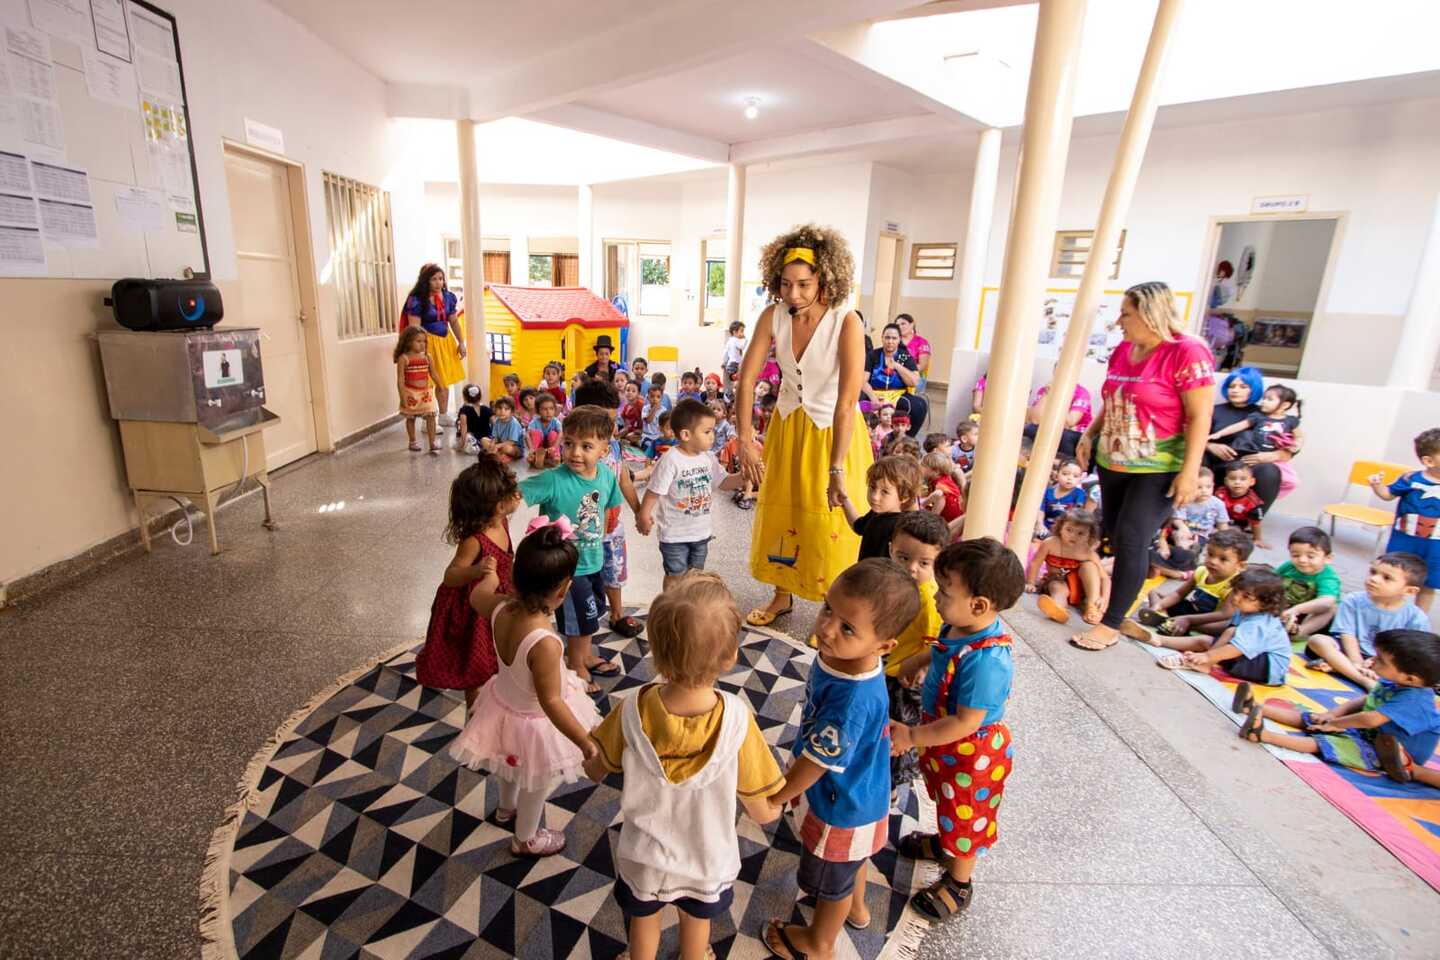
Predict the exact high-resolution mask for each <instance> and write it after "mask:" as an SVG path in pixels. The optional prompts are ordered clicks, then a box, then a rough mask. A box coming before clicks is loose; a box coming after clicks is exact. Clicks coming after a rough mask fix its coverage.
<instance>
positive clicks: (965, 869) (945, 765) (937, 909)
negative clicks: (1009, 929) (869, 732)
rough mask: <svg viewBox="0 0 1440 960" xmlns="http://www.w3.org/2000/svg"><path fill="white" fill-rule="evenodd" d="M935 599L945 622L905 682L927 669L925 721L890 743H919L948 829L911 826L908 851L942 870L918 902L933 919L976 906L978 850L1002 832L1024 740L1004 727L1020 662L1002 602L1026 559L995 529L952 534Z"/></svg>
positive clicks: (1008, 601)
mask: <svg viewBox="0 0 1440 960" xmlns="http://www.w3.org/2000/svg"><path fill="white" fill-rule="evenodd" d="M935 582H936V584H937V585H938V589H937V590H936V593H935V606H936V609H937V610H939V612H940V616H941V618H942V619H943V620H944V621H945V624H946V626H945V629H944V630H943V631H942V632H941V634H940V636H939V637H938V638H937V639H936V642H935V646H934V647H932V648H931V649H930V650H927V651H924V652H921V653H918V654H916V655H915V656H913V657H910V658H909V659H908V660H906V661H905V663H904V665H903V666H902V667H901V668H900V676H901V678H902V682H903V680H904V679H905V678H907V677H914V676H916V675H918V674H919V673H920V672H921V671H927V672H926V674H925V683H924V687H923V688H922V691H921V712H922V715H923V718H924V722H923V723H921V724H919V725H917V726H913V727H912V726H906V725H905V724H902V723H895V724H891V727H890V750H891V752H892V753H894V754H897V755H898V754H900V753H903V752H904V751H906V750H909V749H911V748H912V747H914V748H917V749H919V751H920V772H921V774H922V775H923V776H924V777H925V787H926V789H927V790H928V792H929V793H930V796H931V797H933V798H934V800H935V812H936V820H937V822H938V826H939V827H940V833H939V834H918V833H912V834H910V835H909V836H907V837H905V839H904V840H902V841H901V842H900V848H899V849H900V855H901V856H905V857H910V858H911V859H914V860H936V861H940V862H941V863H942V864H943V866H944V871H943V872H942V873H941V875H940V879H939V880H938V881H937V882H936V883H935V884H934V885H933V886H931V887H930V888H928V889H926V890H921V891H920V892H919V893H917V894H915V896H914V897H913V898H912V899H911V901H910V904H911V906H913V907H914V908H915V909H916V910H918V911H920V913H922V914H924V915H925V916H927V917H930V918H931V919H932V920H944V919H946V918H948V917H952V916H954V915H955V914H957V913H960V912H961V911H963V910H964V909H965V908H966V907H968V906H969V905H970V899H971V897H972V895H973V894H972V890H971V886H970V878H971V876H973V875H974V873H975V859H976V857H978V856H980V854H982V853H984V852H985V851H986V850H988V849H990V847H992V846H994V844H995V841H996V839H997V837H998V828H997V826H996V820H997V818H998V816H999V812H1000V800H1001V797H1002V796H1003V795H1004V792H1005V780H1006V778H1007V777H1009V776H1010V770H1011V768H1012V767H1013V765H1014V754H1015V745H1014V743H1013V742H1012V741H1011V738H1010V729H1009V728H1008V727H1006V726H1005V723H1004V716H1005V701H1006V700H1008V699H1009V698H1010V685H1011V681H1012V679H1013V677H1014V672H1015V668H1014V663H1013V661H1012V660H1011V656H1010V637H1009V635H1008V634H1007V633H1006V632H1005V625H1004V624H1003V623H1002V622H1001V621H1000V611H1002V610H1007V609H1009V608H1010V607H1013V606H1014V605H1015V602H1016V601H1017V600H1019V599H1020V595H1021V594H1022V593H1024V592H1025V571H1024V569H1023V568H1021V566H1020V561H1019V560H1018V559H1017V558H1016V557H1015V555H1014V554H1013V553H1011V552H1010V551H1009V550H1007V549H1006V548H1005V546H1004V545H1003V544H1001V543H1000V542H999V541H997V540H994V539H992V538H990V537H983V538H980V539H978V540H964V541H961V542H959V543H952V544H950V545H949V546H948V547H946V548H945V549H944V550H942V551H941V552H940V556H939V557H938V558H937V559H936V560H935Z"/></svg>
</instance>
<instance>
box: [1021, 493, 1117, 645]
mask: <svg viewBox="0 0 1440 960" xmlns="http://www.w3.org/2000/svg"><path fill="white" fill-rule="evenodd" d="M1099 547H1100V521H1099V520H1097V519H1096V518H1095V514H1093V513H1091V512H1090V511H1089V510H1071V511H1070V512H1068V513H1065V514H1063V515H1062V516H1061V517H1060V519H1058V520H1056V521H1055V525H1054V526H1053V527H1052V528H1051V530H1050V536H1048V537H1046V538H1045V539H1044V540H1041V541H1040V544H1039V545H1038V546H1037V547H1036V548H1035V553H1034V554H1033V555H1032V556H1031V557H1030V569H1029V570H1028V571H1027V572H1026V575H1025V591H1026V592H1027V593H1036V594H1039V596H1038V597H1037V598H1036V600H1035V605H1036V606H1037V607H1039V608H1040V612H1041V613H1043V614H1045V616H1047V617H1049V618H1050V619H1051V620H1054V621H1055V622H1056V623H1067V622H1069V620H1070V610H1069V607H1079V608H1080V609H1081V610H1082V611H1083V613H1082V615H1081V616H1082V619H1084V621H1085V622H1086V623H1099V622H1100V618H1101V617H1103V616H1104V615H1105V607H1106V605H1107V604H1108V603H1109V602H1110V576H1109V575H1108V574H1107V573H1106V572H1105V569H1104V567H1102V566H1101V565H1100V554H1099V553H1097V552H1096V551H1097V550H1098V549H1099ZM1042 571H1043V573H1044V575H1043V577H1042V575H1041V574H1042Z"/></svg>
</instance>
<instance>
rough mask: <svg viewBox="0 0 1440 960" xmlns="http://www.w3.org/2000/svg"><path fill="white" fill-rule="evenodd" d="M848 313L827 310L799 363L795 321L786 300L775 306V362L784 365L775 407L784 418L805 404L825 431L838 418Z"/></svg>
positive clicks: (811, 417) (808, 412)
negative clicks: (842, 338) (842, 347)
mask: <svg viewBox="0 0 1440 960" xmlns="http://www.w3.org/2000/svg"><path fill="white" fill-rule="evenodd" d="M845 313H846V311H843V310H836V309H835V308H834V307H831V308H830V309H829V310H827V311H825V316H823V317H821V318H820V325H819V326H817V327H816V328H815V335H814V336H813V337H811V338H810V343H809V344H807V345H806V347H805V355H804V356H803V357H801V358H800V362H799V363H796V362H795V349H794V339H793V337H792V335H791V332H792V331H791V325H792V324H793V322H794V321H792V320H791V319H790V312H789V309H788V308H787V307H786V306H785V305H784V304H783V303H777V304H776V305H775V309H774V311H773V312H772V314H771V317H770V325H771V328H772V329H773V330H774V331H775V362H776V363H778V364H779V365H780V375H781V380H780V399H779V400H778V401H777V402H776V404H775V406H776V409H777V410H779V412H780V416H781V417H787V416H789V415H790V412H791V411H792V410H795V409H796V408H797V407H804V408H805V412H806V414H808V415H809V417H810V420H811V421H812V422H813V423H814V424H815V426H817V427H819V428H820V429H821V430H826V429H828V428H829V427H830V426H831V424H832V423H833V421H834V420H835V400H836V398H838V397H839V396H840V331H841V330H842V329H844V327H845Z"/></svg>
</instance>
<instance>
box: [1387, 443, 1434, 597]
mask: <svg viewBox="0 0 1440 960" xmlns="http://www.w3.org/2000/svg"><path fill="white" fill-rule="evenodd" d="M1415 456H1416V458H1417V459H1418V460H1419V461H1420V466H1422V467H1423V468H1424V469H1423V470H1416V471H1414V472H1412V473H1407V474H1405V475H1403V476H1401V477H1400V478H1399V479H1397V480H1396V481H1395V482H1394V483H1392V484H1390V485H1389V486H1386V485H1385V484H1384V483H1383V482H1382V481H1383V480H1384V479H1385V478H1384V475H1383V474H1378V473H1377V474H1376V475H1375V476H1373V477H1371V478H1370V489H1371V490H1373V491H1374V492H1375V496H1377V497H1379V498H1380V499H1381V500H1396V499H1398V500H1399V501H1400V503H1399V504H1398V505H1397V506H1396V508H1395V523H1394V524H1393V525H1392V527H1391V531H1392V532H1391V534H1390V543H1389V545H1388V546H1386V547H1385V549H1386V551H1387V552H1389V553H1399V552H1404V553H1413V554H1415V555H1416V556H1417V557H1419V558H1420V559H1421V560H1424V561H1425V567H1426V569H1427V570H1429V573H1428V574H1426V576H1425V585H1424V586H1423V587H1421V588H1420V593H1419V594H1418V595H1417V596H1416V597H1415V603H1416V604H1417V605H1418V606H1419V607H1420V609H1421V610H1425V611H1427V612H1428V611H1429V609H1430V607H1431V605H1432V604H1433V603H1434V602H1435V590H1436V589H1437V588H1440V496H1437V495H1436V491H1437V490H1440V427H1432V428H1431V429H1429V430H1424V431H1422V432H1421V433H1420V435H1419V436H1417V437H1416V438H1415Z"/></svg>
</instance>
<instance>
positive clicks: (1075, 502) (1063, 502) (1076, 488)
mask: <svg viewBox="0 0 1440 960" xmlns="http://www.w3.org/2000/svg"><path fill="white" fill-rule="evenodd" d="M1084 476H1085V471H1084V470H1083V469H1081V467H1080V461H1079V460H1072V459H1069V458H1066V459H1064V460H1060V461H1058V463H1057V464H1056V467H1055V481H1054V483H1053V484H1051V485H1050V486H1048V487H1046V488H1045V496H1044V498H1043V499H1041V501H1040V517H1039V521H1038V523H1037V525H1036V533H1037V534H1038V535H1039V536H1042V537H1043V536H1045V534H1047V533H1051V532H1053V530H1054V525H1055V521H1056V520H1059V519H1060V518H1061V517H1063V516H1065V514H1067V513H1069V512H1070V511H1071V510H1082V509H1084V507H1085V491H1084V490H1082V489H1081V488H1080V481H1081V479H1083V478H1084ZM1096 542H1097V543H1098V542H1099V541H1096ZM1087 622H1088V621H1087Z"/></svg>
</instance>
